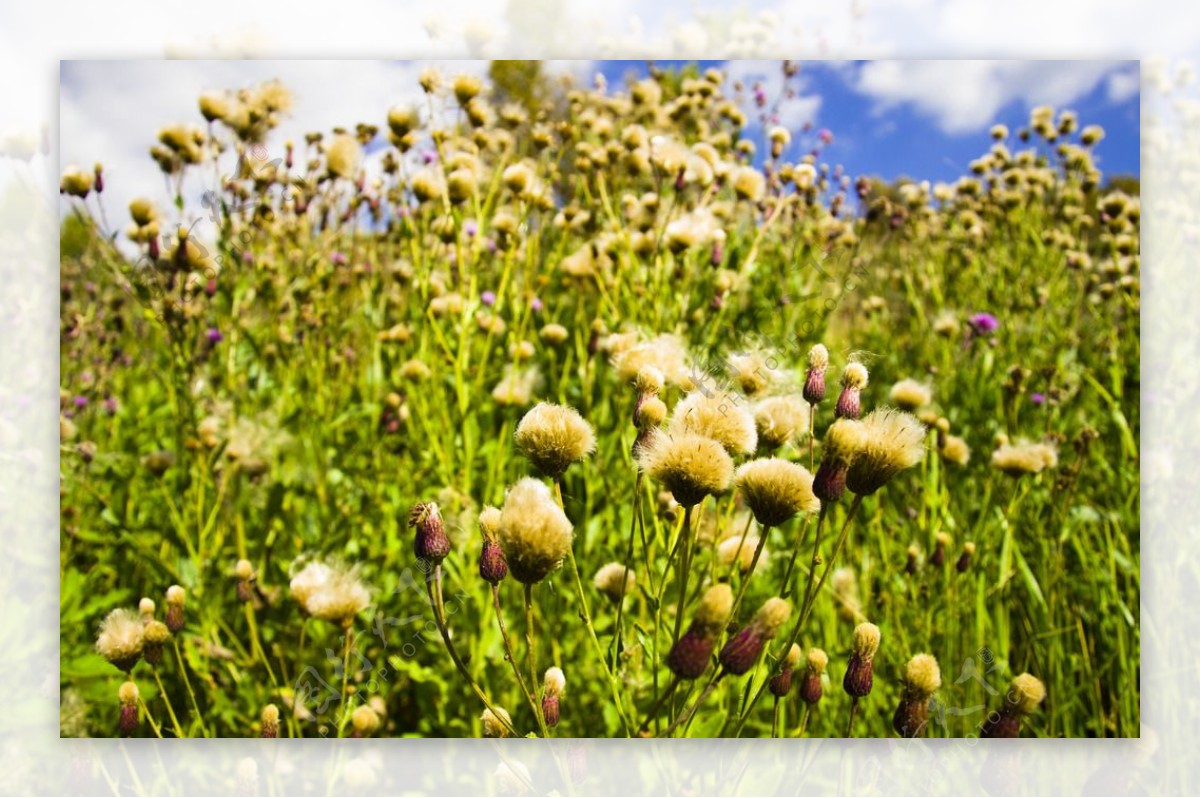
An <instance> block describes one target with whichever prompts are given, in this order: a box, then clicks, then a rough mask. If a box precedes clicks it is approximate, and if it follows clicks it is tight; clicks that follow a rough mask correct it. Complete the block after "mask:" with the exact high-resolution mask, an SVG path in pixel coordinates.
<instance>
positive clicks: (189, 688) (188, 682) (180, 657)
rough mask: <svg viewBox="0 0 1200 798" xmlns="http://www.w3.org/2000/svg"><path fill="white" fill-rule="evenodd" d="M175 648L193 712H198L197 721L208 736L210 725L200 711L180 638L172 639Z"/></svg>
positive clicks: (203, 732)
mask: <svg viewBox="0 0 1200 798" xmlns="http://www.w3.org/2000/svg"><path fill="white" fill-rule="evenodd" d="M171 644H172V646H173V647H174V649H175V659H176V660H178V662H179V673H180V674H181V675H182V676H183V684H184V687H186V688H187V691H188V697H189V698H191V700H192V712H194V713H196V723H199V724H200V732H201V733H202V734H203V735H204V736H205V737H207V736H208V727H207V726H205V724H204V715H202V714H201V713H200V704H199V702H197V701H196V691H195V690H193V689H192V680H191V679H189V678H188V675H187V664H186V663H184V661H183V652H182V651H180V650H179V638H175V639H174V640H172V641H171Z"/></svg>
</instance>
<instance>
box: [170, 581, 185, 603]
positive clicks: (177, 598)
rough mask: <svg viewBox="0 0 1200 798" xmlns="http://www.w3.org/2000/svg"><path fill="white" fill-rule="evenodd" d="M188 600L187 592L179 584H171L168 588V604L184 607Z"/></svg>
mask: <svg viewBox="0 0 1200 798" xmlns="http://www.w3.org/2000/svg"><path fill="white" fill-rule="evenodd" d="M186 600H187V592H186V591H184V589H183V588H182V587H180V586H179V585H171V586H170V587H169V588H167V606H170V607H182V606H183V604H184V602H185V601H186Z"/></svg>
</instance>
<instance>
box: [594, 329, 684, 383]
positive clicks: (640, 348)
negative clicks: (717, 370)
mask: <svg viewBox="0 0 1200 798" xmlns="http://www.w3.org/2000/svg"><path fill="white" fill-rule="evenodd" d="M612 363H613V367H614V368H616V370H617V379H619V380H620V381H621V382H633V381H634V380H636V379H637V375H638V372H640V371H641V370H642V368H643V367H645V366H653V367H654V368H656V369H658V371H659V373H661V374H662V375H663V377H664V378H665V379H666V380H667V381H668V382H670V383H672V384H674V385H681V386H682V385H685V384H687V383H688V382H690V378H689V377H688V369H687V350H686V348H685V346H684V343H683V339H681V338H680V337H679V336H677V335H670V334H663V335H659V336H656V337H655V338H651V339H650V340H648V341H642V342H640V343H636V342H630V344H629V345H628V346H625V347H623V348H620V349H617V350H613V351H612Z"/></svg>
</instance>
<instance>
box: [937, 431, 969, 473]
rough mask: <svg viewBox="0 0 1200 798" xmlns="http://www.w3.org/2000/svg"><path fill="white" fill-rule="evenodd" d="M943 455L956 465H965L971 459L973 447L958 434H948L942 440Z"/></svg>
mask: <svg viewBox="0 0 1200 798" xmlns="http://www.w3.org/2000/svg"><path fill="white" fill-rule="evenodd" d="M942 457H944V458H945V459H947V460H949V461H950V462H951V463H954V464H955V465H960V466H964V465H966V464H967V462H968V461H969V460H970V459H971V447H969V446H968V445H967V442H966V441H965V440H963V439H962V438H960V437H959V436H957V435H947V436H946V439H945V440H944V441H943V442H942Z"/></svg>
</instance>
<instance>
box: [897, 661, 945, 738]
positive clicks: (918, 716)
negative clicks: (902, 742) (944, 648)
mask: <svg viewBox="0 0 1200 798" xmlns="http://www.w3.org/2000/svg"><path fill="white" fill-rule="evenodd" d="M903 682H904V693H903V695H902V696H901V697H900V704H899V706H897V707H896V714H895V715H893V716H892V728H893V729H895V730H896V733H897V734H899V735H900V736H901V737H917V736H919V735H920V734H921V731H922V730H923V729H924V728H925V726H926V725H927V724H928V723H929V698H930V697H931V696H932V695H933V694H934V693H935V692H937V690H938V688H939V687H941V686H942V673H941V670H940V669H939V668H938V663H937V660H936V659H935V658H934V657H932V656H931V655H929V654H917V655H916V656H915V657H913V658H912V659H910V660H909V661H908V663H907V664H905V666H904V676H903Z"/></svg>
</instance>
